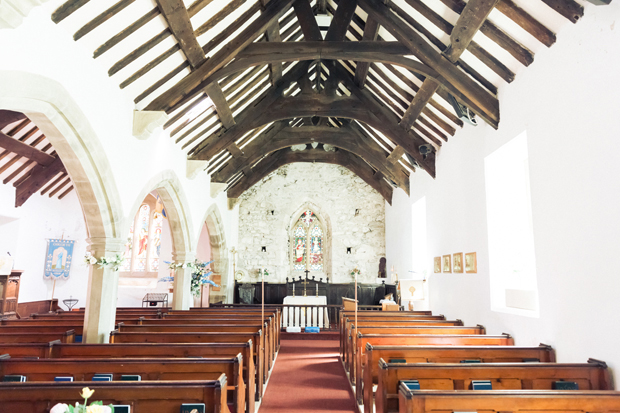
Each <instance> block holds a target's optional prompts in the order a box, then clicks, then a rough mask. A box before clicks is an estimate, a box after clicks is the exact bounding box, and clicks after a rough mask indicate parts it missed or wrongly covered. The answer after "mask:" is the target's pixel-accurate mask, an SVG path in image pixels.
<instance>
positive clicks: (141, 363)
mask: <svg viewBox="0 0 620 413" xmlns="http://www.w3.org/2000/svg"><path fill="white" fill-rule="evenodd" d="M242 365H243V356H242V355H241V354H237V355H236V356H235V357H232V358H200V359H198V358H195V359H194V358H192V359H181V358H172V359H164V358H157V359H145V358H142V359H140V358H138V359H133V358H100V359H45V360H24V359H21V360H19V359H8V360H0V376H1V377H4V376H6V375H8V374H21V375H24V376H26V377H27V381H28V382H32V381H54V377H57V376H71V377H73V378H74V380H75V381H90V380H92V378H93V376H94V375H95V374H97V373H111V374H113V380H115V381H120V380H121V376H122V375H123V374H138V375H140V376H142V380H157V381H161V380H166V381H172V380H183V381H185V380H217V379H218V378H219V377H220V375H222V374H225V375H226V378H227V384H228V386H227V390H228V391H229V393H230V394H229V397H228V402H229V404H232V406H233V411H234V412H240V411H245V408H246V405H245V394H246V392H245V384H244V382H243V377H242ZM89 384H90V383H89Z"/></svg>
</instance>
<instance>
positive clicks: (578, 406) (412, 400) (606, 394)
mask: <svg viewBox="0 0 620 413" xmlns="http://www.w3.org/2000/svg"><path fill="white" fill-rule="evenodd" d="M398 400H399V412H400V413H432V412H474V411H477V412H483V411H484V412H488V413H490V412H512V413H519V412H524V413H525V412H527V413H533V412H544V413H566V412H597V413H612V412H617V411H619V410H620V392H615V391H545V390H489V391H484V390H480V391H467V390H456V391H455V390H452V391H441V390H435V391H433V390H428V391H420V390H416V391H411V390H409V389H407V388H406V386H404V384H401V385H400V387H399V392H398Z"/></svg>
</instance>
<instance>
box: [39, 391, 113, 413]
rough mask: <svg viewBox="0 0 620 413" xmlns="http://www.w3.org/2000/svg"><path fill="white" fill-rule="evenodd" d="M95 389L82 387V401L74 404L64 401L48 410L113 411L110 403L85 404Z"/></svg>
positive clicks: (71, 412) (67, 412)
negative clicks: (106, 404)
mask: <svg viewBox="0 0 620 413" xmlns="http://www.w3.org/2000/svg"><path fill="white" fill-rule="evenodd" d="M94 392H95V391H94V390H91V389H89V388H88V387H84V388H83V389H82V393H80V396H81V397H82V398H83V399H84V403H83V404H80V403H76V404H75V406H71V405H67V404H65V403H58V404H57V405H55V406H54V407H52V409H51V410H50V413H114V407H112V405H109V406H104V405H103V402H101V401H98V402H92V403H91V404H90V406H87V404H88V399H89V398H90V397H91V396H92V395H93V393H94Z"/></svg>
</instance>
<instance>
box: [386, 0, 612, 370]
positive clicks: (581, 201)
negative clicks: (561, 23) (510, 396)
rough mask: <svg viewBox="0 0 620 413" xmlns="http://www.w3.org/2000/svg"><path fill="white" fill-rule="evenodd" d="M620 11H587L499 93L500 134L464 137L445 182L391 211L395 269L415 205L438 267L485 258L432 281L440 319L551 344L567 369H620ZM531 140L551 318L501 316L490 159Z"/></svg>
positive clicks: (441, 177)
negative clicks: (458, 257)
mask: <svg viewBox="0 0 620 413" xmlns="http://www.w3.org/2000/svg"><path fill="white" fill-rule="evenodd" d="M618 17H620V4H618V3H616V2H612V4H611V5H609V6H605V7H595V6H592V5H587V6H586V13H585V17H584V18H583V19H582V20H581V21H580V22H579V23H578V24H576V25H571V24H567V25H566V26H565V27H563V28H562V30H561V31H560V32H559V34H558V41H557V43H556V44H555V45H554V46H553V47H552V48H551V49H549V50H541V51H539V52H538V53H537V54H536V58H535V62H534V63H533V64H532V65H531V66H530V67H529V68H528V69H527V70H525V71H524V72H522V73H520V74H519V76H518V77H517V80H516V81H515V82H513V84H511V85H508V86H507V87H504V88H502V89H501V91H500V102H501V116H502V120H501V123H500V129H499V130H498V131H494V130H493V129H492V128H490V127H488V126H486V125H480V126H478V127H477V128H473V127H469V126H468V127H465V128H464V129H463V130H462V131H460V132H459V133H458V134H457V135H456V136H455V137H454V139H451V140H450V143H448V144H446V145H444V148H442V150H441V153H440V154H439V156H438V163H437V179H436V180H434V181H433V180H432V179H431V178H429V177H428V176H427V175H424V174H423V173H416V174H415V176H414V177H413V179H412V181H411V188H412V191H411V192H412V195H411V198H407V197H406V195H405V194H404V193H403V192H402V191H400V190H398V191H396V193H395V196H394V202H393V205H394V206H392V207H389V206H387V207H386V239H387V241H386V245H387V258H388V262H390V261H392V262H394V261H396V262H398V264H396V265H398V266H401V265H402V266H404V267H406V266H407V265H410V263H409V262H408V259H409V258H408V255H410V252H409V251H410V248H411V237H412V234H411V222H410V220H411V204H413V203H414V202H415V201H416V200H418V199H420V198H421V197H422V196H426V202H427V219H428V221H427V230H428V235H427V242H428V258H427V259H428V267H429V269H432V257H434V256H439V255H443V254H452V253H456V252H470V251H476V252H477V253H478V274H433V275H432V276H431V279H430V295H431V300H430V301H431V308H432V309H433V311H434V312H437V313H444V314H445V315H446V316H447V317H448V318H451V319H454V318H461V319H463V320H464V321H465V323H466V324H467V325H473V324H477V323H481V324H484V325H485V326H486V327H487V329H488V332H489V333H491V334H493V333H502V332H507V333H511V334H513V335H514V337H515V340H516V343H517V344H518V345H537V344H539V343H541V342H543V343H547V344H551V345H552V346H553V347H554V348H555V349H556V351H557V356H558V361H561V362H585V361H586V360H587V359H588V357H593V358H597V359H601V360H604V361H606V362H608V363H609V364H610V366H611V367H612V368H613V367H616V368H620V355H618V352H617V343H618V341H619V339H620V327H618V326H619V325H620V301H619V300H618V298H617V296H618V292H619V291H620V272H619V270H618V267H617V265H616V257H617V256H618V251H619V250H620V218H619V215H618V207H617V205H618V204H619V203H620V180H619V179H618V176H619V172H620V169H619V166H618V165H619V163H618V159H619V157H620V139H619V137H620V116H619V114H620V104H619V103H618V96H620V81H619V80H618V77H617V68H618V67H620V27H618V25H617V20H618ZM523 131H527V134H528V146H529V173H530V180H531V199H532V214H533V228H534V243H535V248H536V267H537V276H538V289H539V297H540V318H529V317H523V316H517V315H510V314H505V313H499V312H492V311H491V309H490V308H491V307H490V298H489V297H490V290H489V265H488V242H487V225H486V199H485V185H484V157H485V156H487V155H488V154H490V153H491V152H493V151H494V150H495V149H497V148H498V147H500V146H501V145H503V144H504V143H506V142H508V141H509V140H510V139H512V138H514V137H516V136H517V135H519V134H520V133H521V132H523Z"/></svg>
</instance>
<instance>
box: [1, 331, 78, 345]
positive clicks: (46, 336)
mask: <svg viewBox="0 0 620 413" xmlns="http://www.w3.org/2000/svg"><path fill="white" fill-rule="evenodd" d="M54 340H60V341H61V342H63V343H73V342H75V331H74V330H68V331H65V332H64V333H61V332H59V333H43V332H40V333H2V334H0V343H49V342H50V341H54Z"/></svg>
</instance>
